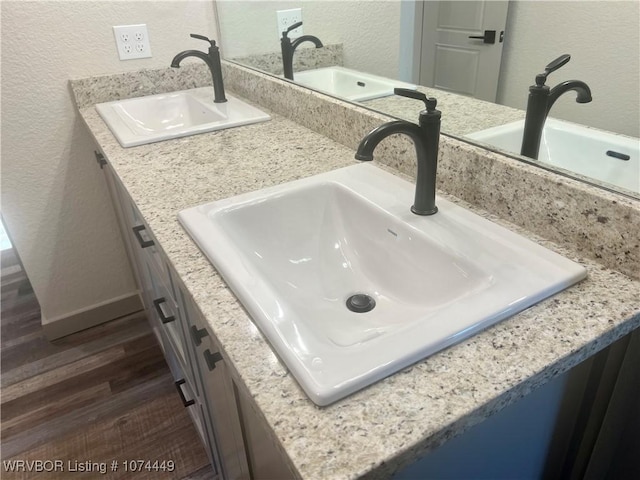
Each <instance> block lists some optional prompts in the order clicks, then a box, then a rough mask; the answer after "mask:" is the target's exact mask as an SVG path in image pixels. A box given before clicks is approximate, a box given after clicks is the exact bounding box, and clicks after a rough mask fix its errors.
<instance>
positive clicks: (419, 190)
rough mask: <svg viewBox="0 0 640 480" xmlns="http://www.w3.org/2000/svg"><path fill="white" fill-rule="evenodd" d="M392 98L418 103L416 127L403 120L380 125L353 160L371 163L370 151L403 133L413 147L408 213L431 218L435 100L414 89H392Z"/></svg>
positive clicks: (437, 120) (433, 209)
mask: <svg viewBox="0 0 640 480" xmlns="http://www.w3.org/2000/svg"><path fill="white" fill-rule="evenodd" d="M394 93H395V94H396V95H401V96H403V97H409V98H415V99H416V100H422V101H423V102H424V104H425V107H426V109H425V110H423V111H421V112H420V119H419V125H416V124H415V123H411V122H407V121H405V120H396V121H394V122H388V123H384V124H382V125H380V126H379V127H377V128H375V129H374V130H372V131H371V132H370V133H369V134H367V136H365V137H364V138H363V139H362V141H361V142H360V145H359V146H358V151H357V152H356V160H364V161H371V160H373V151H374V149H375V148H376V146H378V144H379V143H380V142H381V141H382V140H383V139H384V138H386V137H388V136H389V135H393V134H396V133H404V134H405V135H407V136H408V137H409V138H411V140H413V144H414V145H415V147H416V155H417V158H418V174H417V178H416V194H415V200H414V203H413V206H412V207H411V211H412V212H413V213H415V214H416V215H433V214H434V213H436V212H437V211H438V207H437V206H436V171H437V169H438V144H439V143H440V116H441V113H440V111H439V110H436V104H437V101H436V99H435V98H427V96H426V95H425V94H424V93H422V92H418V91H416V90H409V89H405V88H396V89H395V90H394Z"/></svg>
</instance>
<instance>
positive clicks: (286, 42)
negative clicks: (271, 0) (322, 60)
mask: <svg viewBox="0 0 640 480" xmlns="http://www.w3.org/2000/svg"><path fill="white" fill-rule="evenodd" d="M301 25H302V22H297V23H294V24H293V25H291V26H290V27H289V28H287V29H286V30H285V31H284V32H282V38H281V39H280V49H281V50H282V68H283V69H284V78H288V79H289V80H293V52H295V51H296V48H298V46H299V45H300V44H301V43H303V42H313V44H314V45H315V46H316V48H321V47H323V46H324V45H322V42H321V41H320V39H319V38H318V37H314V36H313V35H303V36H301V37H298V38H296V39H295V40H294V41H293V42H292V41H291V39H290V38H289V37H288V36H287V35H288V34H289V32H290V31H291V30H295V29H296V28H298V27H299V26H301Z"/></svg>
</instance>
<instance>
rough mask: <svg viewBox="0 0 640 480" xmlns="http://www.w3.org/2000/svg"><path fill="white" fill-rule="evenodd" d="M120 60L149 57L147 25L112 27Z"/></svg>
mask: <svg viewBox="0 0 640 480" xmlns="http://www.w3.org/2000/svg"><path fill="white" fill-rule="evenodd" d="M113 36H114V37H115V39H116V46H117V48H118V55H119V56H120V60H133V59H136V58H148V57H150V56H151V44H150V43H149V32H148V31H147V25H146V24H144V23H141V24H139V25H118V26H114V27H113Z"/></svg>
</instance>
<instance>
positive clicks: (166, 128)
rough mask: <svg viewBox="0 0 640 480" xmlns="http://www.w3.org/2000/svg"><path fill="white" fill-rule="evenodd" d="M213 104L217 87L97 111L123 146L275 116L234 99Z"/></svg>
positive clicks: (116, 103) (119, 103)
mask: <svg viewBox="0 0 640 480" xmlns="http://www.w3.org/2000/svg"><path fill="white" fill-rule="evenodd" d="M226 97H227V101H226V102H225V103H214V102H213V88H212V87H202V88H194V89H192V90H183V91H178V92H171V93H165V94H160V95H149V96H146V97H139V98H130V99H127V100H118V101H114V102H107V103H100V104H97V105H96V110H97V111H98V113H99V114H100V116H101V117H102V119H103V120H104V121H105V123H106V124H107V125H108V126H109V129H110V130H111V132H112V133H113V134H114V136H115V137H116V138H117V139H118V142H120V145H122V146H123V147H135V146H137V145H144V144H147V143H153V142H159V141H162V140H170V139H173V138H179V137H186V136H189V135H195V134H198V133H205V132H212V131H215V130H222V129H225V128H231V127H238V126H241V125H249V124H251V123H257V122H264V121H266V120H269V119H270V118H271V117H270V116H269V115H268V114H266V113H264V112H262V111H261V110H259V109H257V108H255V107H253V106H251V105H249V104H248V103H245V102H243V101H242V100H239V99H237V98H235V97H233V96H230V95H228V94H227V95H226Z"/></svg>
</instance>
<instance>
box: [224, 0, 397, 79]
mask: <svg viewBox="0 0 640 480" xmlns="http://www.w3.org/2000/svg"><path fill="white" fill-rule="evenodd" d="M216 3H217V5H218V15H219V16H220V19H221V22H220V30H221V32H220V33H221V36H222V37H221V38H222V42H221V48H222V50H223V55H224V57H225V58H233V57H242V56H246V55H251V54H256V53H268V52H279V51H280V35H278V29H277V26H276V11H277V10H287V9H290V8H302V21H303V23H304V25H303V29H304V33H305V34H306V35H315V36H316V37H318V38H320V40H321V41H322V42H324V43H327V44H332V43H342V44H343V45H344V65H345V66H346V67H349V68H354V69H357V70H362V71H366V72H370V73H375V74H378V75H383V76H387V77H397V76H398V68H399V59H398V52H399V49H400V8H401V4H400V2H399V1H397V0H394V1H389V0H386V1H371V0H355V1H354V0H350V1H327V0H319V1H318V0H315V1H314V0H298V1H281V2H272V1H245V0H242V1H239V0H218V1H217V2H216ZM309 45H311V44H309ZM305 46H306V45H305ZM302 47H303V46H301V47H300V48H302Z"/></svg>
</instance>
